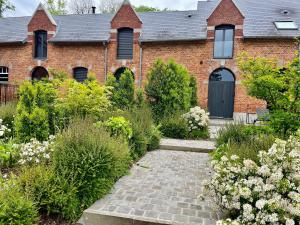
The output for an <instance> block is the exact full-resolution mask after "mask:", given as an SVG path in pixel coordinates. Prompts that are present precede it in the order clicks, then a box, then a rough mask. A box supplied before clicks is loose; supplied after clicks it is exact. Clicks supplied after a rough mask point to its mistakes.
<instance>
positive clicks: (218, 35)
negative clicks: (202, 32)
mask: <svg viewBox="0 0 300 225" xmlns="http://www.w3.org/2000/svg"><path fill="white" fill-rule="evenodd" d="M233 45H234V26H230V25H226V26H218V27H216V29H215V44H214V58H215V59H231V58H232V57H233Z"/></svg>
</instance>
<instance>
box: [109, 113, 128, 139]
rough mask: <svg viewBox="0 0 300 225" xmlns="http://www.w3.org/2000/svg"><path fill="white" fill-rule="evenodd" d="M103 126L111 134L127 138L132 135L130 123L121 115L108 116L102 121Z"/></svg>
mask: <svg viewBox="0 0 300 225" xmlns="http://www.w3.org/2000/svg"><path fill="white" fill-rule="evenodd" d="M104 127H105V128H106V129H107V131H108V132H110V134H111V135H112V136H116V137H124V138H126V139H128V140H129V139H130V138H131V137H132V128H131V124H130V123H129V121H127V120H126V119H125V118H124V117H123V116H118V117H111V118H109V119H108V120H107V121H106V122H104Z"/></svg>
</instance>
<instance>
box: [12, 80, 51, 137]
mask: <svg viewBox="0 0 300 225" xmlns="http://www.w3.org/2000/svg"><path fill="white" fill-rule="evenodd" d="M19 95H20V100H19V102H18V106H17V115H16V118H15V130H16V137H17V138H18V139H19V141H21V142H27V141H29V140H30V139H31V138H36V139H38V140H40V141H44V140H46V139H47V138H48V137H49V135H50V134H54V133H55V122H54V118H55V109H54V101H55V99H56V97H57V91H56V90H55V88H54V86H53V84H52V83H50V82H35V83H34V84H32V83H30V82H25V83H24V84H23V85H21V87H20V89H19Z"/></svg>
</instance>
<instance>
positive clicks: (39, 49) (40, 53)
mask: <svg viewBox="0 0 300 225" xmlns="http://www.w3.org/2000/svg"><path fill="white" fill-rule="evenodd" d="M35 57H36V58H47V32H46V31H37V32H36V33H35Z"/></svg>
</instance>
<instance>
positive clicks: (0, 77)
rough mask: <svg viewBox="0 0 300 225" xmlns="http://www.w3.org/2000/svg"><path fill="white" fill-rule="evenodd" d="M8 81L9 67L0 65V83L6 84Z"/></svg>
mask: <svg viewBox="0 0 300 225" xmlns="http://www.w3.org/2000/svg"><path fill="white" fill-rule="evenodd" d="M4 79H5V80H4ZM8 81H9V68H8V67H7V66H0V84H7V83H8Z"/></svg>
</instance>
